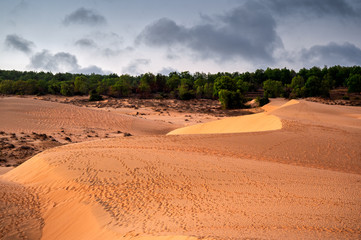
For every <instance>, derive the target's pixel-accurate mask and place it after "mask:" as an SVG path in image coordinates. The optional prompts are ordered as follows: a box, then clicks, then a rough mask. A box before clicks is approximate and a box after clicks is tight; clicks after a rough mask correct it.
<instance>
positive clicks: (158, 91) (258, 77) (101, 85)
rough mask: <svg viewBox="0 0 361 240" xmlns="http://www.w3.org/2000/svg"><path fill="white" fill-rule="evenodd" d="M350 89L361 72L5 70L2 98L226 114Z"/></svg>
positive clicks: (357, 86)
mask: <svg viewBox="0 0 361 240" xmlns="http://www.w3.org/2000/svg"><path fill="white" fill-rule="evenodd" d="M338 87H347V88H348V91H349V92H350V93H355V92H356V93H359V92H361V67H360V66H353V67H342V66H333V67H330V68H328V67H324V68H322V69H321V68H319V67H312V68H310V69H306V68H302V69H300V70H299V71H298V72H295V71H294V70H289V69H287V68H283V69H278V68H274V69H271V68H267V69H266V70H262V69H257V70H256V71H255V72H245V73H239V72H234V73H228V72H222V73H221V72H220V73H216V74H211V73H208V74H206V73H199V72H196V73H194V74H191V73H189V72H180V73H179V72H172V73H170V74H169V75H162V74H157V75H154V74H152V73H146V74H142V75H139V76H130V75H128V74H124V75H121V76H118V75H117V74H109V75H99V74H90V75H84V74H71V73H56V74H53V73H51V72H47V73H45V72H32V71H30V72H22V71H15V70H12V71H8V70H0V93H1V94H17V95H44V94H55V95H64V96H73V95H88V94H89V95H90V100H92V101H97V100H101V99H102V97H101V96H102V95H103V96H104V95H105V96H112V97H117V98H122V97H128V96H130V95H137V96H138V97H141V98H151V97H154V96H157V97H161V98H177V99H181V100H188V99H193V98H207V99H219V100H220V102H221V104H222V106H223V108H227V109H228V108H242V107H243V106H244V103H245V101H246V98H245V95H246V94H247V93H249V92H262V91H263V92H264V96H263V98H259V101H260V103H262V104H264V103H266V102H267V100H268V98H269V97H271V98H273V97H286V98H302V97H314V96H321V97H328V96H329V92H330V90H331V89H335V88H338Z"/></svg>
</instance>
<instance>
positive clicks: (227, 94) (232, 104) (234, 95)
mask: <svg viewBox="0 0 361 240" xmlns="http://www.w3.org/2000/svg"><path fill="white" fill-rule="evenodd" d="M218 96H219V101H220V102H221V105H222V108H223V109H234V108H240V107H242V106H243V102H244V98H243V95H242V94H241V93H240V92H239V91H237V92H235V91H229V90H227V89H221V90H219V92H218Z"/></svg>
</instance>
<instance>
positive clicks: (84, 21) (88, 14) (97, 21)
mask: <svg viewBox="0 0 361 240" xmlns="http://www.w3.org/2000/svg"><path fill="white" fill-rule="evenodd" d="M63 23H64V25H66V26H67V25H71V24H81V25H89V26H93V25H101V24H105V23H106V19H105V17H103V16H102V15H100V14H98V13H96V12H94V11H93V10H91V9H86V8H79V9H77V10H75V11H74V12H72V13H71V14H69V15H67V16H66V17H65V19H64V21H63Z"/></svg>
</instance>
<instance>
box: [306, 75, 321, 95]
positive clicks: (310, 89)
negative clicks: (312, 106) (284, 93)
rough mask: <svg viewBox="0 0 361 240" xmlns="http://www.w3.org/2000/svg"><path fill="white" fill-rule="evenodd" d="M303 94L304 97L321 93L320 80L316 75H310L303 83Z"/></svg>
mask: <svg viewBox="0 0 361 240" xmlns="http://www.w3.org/2000/svg"><path fill="white" fill-rule="evenodd" d="M304 89H305V95H306V97H315V96H319V95H320V93H321V81H320V79H319V78H318V77H316V76H311V77H309V78H308V79H307V82H306V83H305V88H304Z"/></svg>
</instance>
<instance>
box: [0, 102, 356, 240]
mask: <svg viewBox="0 0 361 240" xmlns="http://www.w3.org/2000/svg"><path fill="white" fill-rule="evenodd" d="M293 103H295V102H293ZM79 111H80V110H79ZM360 113H361V109H360V108H355V107H339V106H327V105H322V104H318V103H310V102H305V101H299V103H295V104H288V105H283V107H278V108H276V107H274V108H273V109H270V111H269V112H267V113H264V114H262V115H256V116H257V117H255V118H257V121H258V120H259V121H262V118H267V116H273V117H274V118H277V119H279V120H280V121H281V123H282V129H278V130H273V131H262V132H246V133H228V134H202V135H199V134H198V135H197V134H195V135H171V136H135V137H129V138H115V139H104V140H97V141H91V142H83V143H77V144H69V145H66V146H61V147H57V148H53V149H49V150H47V151H45V152H43V153H40V154H38V155H37V156H35V157H33V158H32V159H30V160H28V161H27V162H25V163H24V164H22V165H20V166H19V167H17V168H15V169H13V170H11V171H10V172H7V173H5V174H4V175H2V176H1V177H0V179H2V180H1V182H0V183H1V184H3V185H4V186H12V187H5V188H2V190H1V191H2V192H1V193H2V196H5V195H6V192H9V191H10V192H11V191H14V190H15V189H19V191H22V192H23V194H20V195H21V197H20V196H18V195H6V196H8V197H6V198H5V199H3V200H2V202H0V212H1V213H2V215H1V216H4V219H5V217H6V219H8V220H7V221H2V222H1V224H0V238H1V239H3V238H4V239H14V238H15V237H17V239H22V236H27V237H28V238H30V239H38V238H39V231H40V230H41V239H243V238H245V239H249V238H266V239H269V238H274V239H358V238H360V237H361V217H360V214H359V213H360V212H361V161H360V160H361V159H360V156H361V149H360V147H359V146H361V138H360V136H361V120H360V119H358V118H355V117H353V116H355V115H356V116H358V115H359V114H360ZM240 121H243V120H240ZM257 121H249V122H248V124H249V125H251V124H252V122H257ZM235 122H236V121H235ZM265 122H268V121H265ZM149 124H150V125H151V124H152V123H151V122H149ZM157 124H158V123H153V126H156V125H157ZM270 125H272V124H270ZM66 127H71V126H66ZM249 127H250V128H251V127H252V126H249ZM243 128H245V129H246V126H243ZM139 131H140V130H139ZM139 133H140V134H141V132H139ZM9 181H11V183H10V182H9ZM11 203H14V204H15V203H16V208H18V209H19V210H18V211H17V213H16V214H12V213H11V214H10V213H9V212H6V208H5V207H4V206H7V205H8V204H11ZM30 213H31V214H30ZM19 219H20V220H19ZM22 219H24V220H26V221H25V222H26V224H24V225H21V227H16V226H18V223H19V221H21V222H22ZM14 236H15V237H14ZM6 237H7V238H6ZM12 237H13V238H12Z"/></svg>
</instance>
